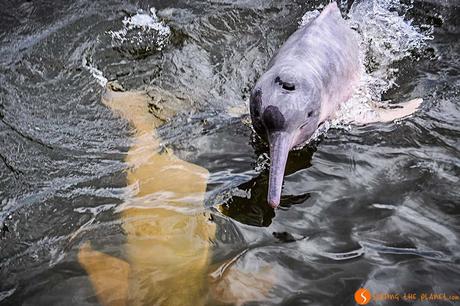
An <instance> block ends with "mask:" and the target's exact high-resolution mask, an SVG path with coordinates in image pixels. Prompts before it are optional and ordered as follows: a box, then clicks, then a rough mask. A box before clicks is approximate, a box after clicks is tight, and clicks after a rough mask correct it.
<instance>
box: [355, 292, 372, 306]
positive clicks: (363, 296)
mask: <svg viewBox="0 0 460 306" xmlns="http://www.w3.org/2000/svg"><path fill="white" fill-rule="evenodd" d="M355 301H356V303H358V304H359V305H366V304H367V303H369V302H370V301H371V293H370V292H369V290H367V289H365V288H359V289H358V290H356V292H355Z"/></svg>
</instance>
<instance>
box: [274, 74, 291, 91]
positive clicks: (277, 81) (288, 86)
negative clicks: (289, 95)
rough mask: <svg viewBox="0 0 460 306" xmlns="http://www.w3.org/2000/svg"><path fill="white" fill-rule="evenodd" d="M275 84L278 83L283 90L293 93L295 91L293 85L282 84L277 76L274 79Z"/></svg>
mask: <svg viewBox="0 0 460 306" xmlns="http://www.w3.org/2000/svg"><path fill="white" fill-rule="evenodd" d="M275 83H278V84H279V85H281V87H283V89H285V90H289V91H293V90H295V85H294V84H293V83H289V82H284V81H283V80H281V78H280V77H279V76H277V77H276V78H275Z"/></svg>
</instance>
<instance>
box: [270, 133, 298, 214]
mask: <svg viewBox="0 0 460 306" xmlns="http://www.w3.org/2000/svg"><path fill="white" fill-rule="evenodd" d="M269 142H270V175H269V181H268V196H267V202H268V204H269V205H270V206H271V207H273V208H276V207H278V205H279V204H280V199H281V189H282V187H283V177H284V170H285V168H286V162H287V158H288V155H289V150H290V149H291V144H292V136H291V135H290V134H289V133H287V132H276V133H273V134H271V135H269Z"/></svg>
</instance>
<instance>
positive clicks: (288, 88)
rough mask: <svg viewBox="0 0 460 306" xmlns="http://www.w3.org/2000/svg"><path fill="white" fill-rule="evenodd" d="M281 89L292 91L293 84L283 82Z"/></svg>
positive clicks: (293, 88)
mask: <svg viewBox="0 0 460 306" xmlns="http://www.w3.org/2000/svg"><path fill="white" fill-rule="evenodd" d="M283 89H286V90H290V91H292V90H295V85H294V84H292V83H288V82H283Z"/></svg>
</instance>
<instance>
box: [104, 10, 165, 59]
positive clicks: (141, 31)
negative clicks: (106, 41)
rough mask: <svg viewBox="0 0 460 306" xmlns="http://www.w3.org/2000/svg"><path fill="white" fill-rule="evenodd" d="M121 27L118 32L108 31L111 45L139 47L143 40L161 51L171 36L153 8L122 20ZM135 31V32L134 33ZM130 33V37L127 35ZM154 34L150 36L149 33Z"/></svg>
mask: <svg viewBox="0 0 460 306" xmlns="http://www.w3.org/2000/svg"><path fill="white" fill-rule="evenodd" d="M122 22H123V27H122V28H121V29H120V30H118V31H108V32H107V34H109V35H110V36H111V37H112V44H114V45H118V44H121V43H124V42H129V43H130V44H133V45H141V44H143V43H144V40H153V41H150V42H151V43H152V46H155V48H156V50H158V51H160V50H162V49H163V48H164V47H165V46H166V44H167V40H168V38H169V36H170V34H171V29H170V28H169V27H168V26H167V25H165V24H164V23H163V22H162V21H160V20H159V18H158V16H157V14H156V10H155V8H151V9H150V11H149V12H144V11H139V12H138V13H137V14H135V15H133V16H131V17H125V18H124V19H123V21H122ZM134 31H137V32H134ZM130 32H133V33H131V35H128V34H129V33H130ZM151 32H154V33H155V35H154V36H152V35H151V34H150V33H151Z"/></svg>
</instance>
